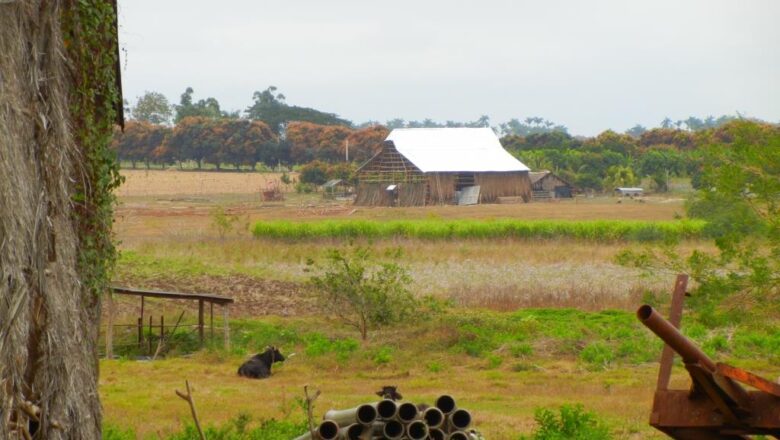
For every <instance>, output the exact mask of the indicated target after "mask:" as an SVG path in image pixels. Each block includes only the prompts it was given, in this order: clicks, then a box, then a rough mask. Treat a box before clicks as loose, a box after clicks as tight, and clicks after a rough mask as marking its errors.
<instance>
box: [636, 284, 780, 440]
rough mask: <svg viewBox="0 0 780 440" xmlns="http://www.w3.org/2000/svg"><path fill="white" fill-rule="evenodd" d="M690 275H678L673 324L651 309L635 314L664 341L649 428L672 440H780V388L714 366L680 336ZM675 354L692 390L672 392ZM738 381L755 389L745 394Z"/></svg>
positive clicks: (745, 373)
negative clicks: (752, 439)
mask: <svg viewBox="0 0 780 440" xmlns="http://www.w3.org/2000/svg"><path fill="white" fill-rule="evenodd" d="M687 284H688V276H687V275H678V276H677V280H676V282H675V287H674V292H673V294H672V303H671V308H670V309H671V310H670V317H669V321H666V320H665V319H663V318H662V317H661V316H660V315H659V314H658V313H656V312H655V311H654V310H653V309H652V307H650V306H642V307H640V309H639V310H638V311H637V316H638V317H639V319H640V320H641V321H642V323H643V324H645V325H646V326H647V327H648V328H649V329H650V330H652V331H653V332H654V333H656V335H658V336H659V337H660V338H661V339H663V340H664V342H665V344H664V349H663V352H662V354H661V359H660V367H659V371H658V382H657V384H656V391H655V396H654V398H653V410H652V414H651V416H650V425H651V426H653V427H654V428H656V429H658V430H659V431H661V432H663V433H665V434H666V435H668V436H669V437H671V438H674V439H680V440H687V439H703V440H710V439H711V440H739V439H748V438H749V437H747V436H750V435H769V436H772V437H775V438H778V439H780V384H778V383H775V382H772V381H770V380H767V379H764V378H762V377H760V376H757V375H755V374H753V373H750V372H748V371H745V370H742V369H739V368H736V367H732V366H730V365H726V364H723V363H717V364H716V363H715V362H713V361H712V360H710V358H708V357H707V355H706V354H704V353H703V352H702V351H701V350H700V349H699V348H698V347H696V346H695V345H694V344H693V343H691V342H690V341H689V340H688V339H687V338H685V337H684V336H683V335H682V334H681V333H680V332H679V328H680V323H681V321H682V312H683V302H684V300H685V295H686V292H685V291H686V288H687ZM675 353H677V354H681V356H682V358H683V363H684V364H685V368H686V370H687V371H688V374H689V375H690V376H691V389H690V390H669V383H670V379H671V373H672V365H673V361H674V355H675ZM740 383H742V384H745V385H749V386H751V387H753V388H756V389H757V391H747V390H745V389H744V388H742V386H740Z"/></svg>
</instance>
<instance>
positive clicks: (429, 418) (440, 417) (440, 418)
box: [423, 408, 444, 428]
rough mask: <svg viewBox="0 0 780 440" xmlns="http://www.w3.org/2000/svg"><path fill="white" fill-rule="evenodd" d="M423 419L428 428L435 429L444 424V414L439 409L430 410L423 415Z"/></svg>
mask: <svg viewBox="0 0 780 440" xmlns="http://www.w3.org/2000/svg"><path fill="white" fill-rule="evenodd" d="M423 418H424V419H425V423H427V424H428V426H431V427H433V428H435V427H437V426H441V424H442V423H443V422H444V413H442V412H441V410H440V409H439V408H428V409H426V410H425V412H424V413H423Z"/></svg>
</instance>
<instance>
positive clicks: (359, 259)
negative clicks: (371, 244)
mask: <svg viewBox="0 0 780 440" xmlns="http://www.w3.org/2000/svg"><path fill="white" fill-rule="evenodd" d="M400 255H401V254H400V250H398V251H396V253H395V254H394V255H390V257H394V258H399V257H400ZM313 264H314V262H313V261H309V265H313ZM309 281H310V283H311V284H312V285H313V286H314V287H315V288H316V289H317V291H318V292H319V293H320V297H319V299H320V302H321V304H322V309H323V310H324V311H325V312H326V313H327V314H328V316H336V317H338V318H339V319H340V320H341V321H342V322H344V323H345V324H347V325H349V326H351V327H354V328H356V329H357V330H358V331H359V332H360V336H361V338H362V339H363V340H366V339H367V338H368V331H369V330H370V329H372V328H378V327H382V326H385V325H389V324H393V323H397V322H400V321H402V320H403V319H405V318H406V317H407V316H410V315H411V314H412V313H414V312H415V311H416V310H417V309H418V308H419V302H418V301H417V300H416V299H415V298H414V296H413V295H412V293H411V292H410V291H409V289H408V285H409V283H411V278H410V277H409V274H408V273H407V271H406V269H404V268H403V267H401V266H399V265H397V264H395V263H380V262H376V261H373V260H372V255H371V251H370V249H368V248H365V247H355V248H354V249H352V251H351V252H350V253H349V254H348V253H346V252H344V251H341V250H339V249H331V250H330V251H329V252H328V257H327V264H326V266H325V267H324V273H323V274H322V275H314V276H312V277H311V279H310V280H309Z"/></svg>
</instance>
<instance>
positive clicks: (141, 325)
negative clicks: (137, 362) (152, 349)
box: [138, 317, 144, 350]
mask: <svg viewBox="0 0 780 440" xmlns="http://www.w3.org/2000/svg"><path fill="white" fill-rule="evenodd" d="M143 346H144V321H143V318H140V317H139V318H138V349H139V350H140V349H141V348H142V347H143Z"/></svg>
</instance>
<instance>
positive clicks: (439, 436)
mask: <svg viewBox="0 0 780 440" xmlns="http://www.w3.org/2000/svg"><path fill="white" fill-rule="evenodd" d="M428 437H430V438H431V440H444V439H445V437H446V436H445V435H444V431H442V430H441V429H437V428H433V429H431V430H429V431H428Z"/></svg>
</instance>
